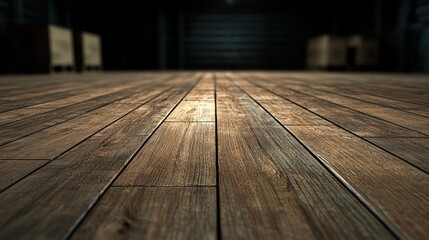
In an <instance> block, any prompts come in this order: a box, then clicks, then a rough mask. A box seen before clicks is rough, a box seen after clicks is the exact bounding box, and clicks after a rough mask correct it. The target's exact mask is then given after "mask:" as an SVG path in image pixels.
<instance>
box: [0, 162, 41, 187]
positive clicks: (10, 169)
mask: <svg viewBox="0 0 429 240" xmlns="http://www.w3.org/2000/svg"><path fill="white" fill-rule="evenodd" d="M46 162H47V160H0V192H1V191H3V190H4V189H6V188H7V187H9V186H11V185H13V184H14V183H15V182H17V181H19V180H21V179H22V178H23V177H25V176H26V175H27V174H29V173H31V172H32V171H34V170H36V169H37V168H39V167H40V166H42V165H43V164H45V163H46Z"/></svg>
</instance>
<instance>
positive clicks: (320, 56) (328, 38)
mask: <svg viewBox="0 0 429 240" xmlns="http://www.w3.org/2000/svg"><path fill="white" fill-rule="evenodd" d="M346 63H347V38H345V37H342V36H333V35H327V34H325V35H322V36H319V37H316V38H313V39H310V40H309V42H308V45H307V66H308V68H310V69H327V68H330V67H333V68H335V67H345V66H346Z"/></svg>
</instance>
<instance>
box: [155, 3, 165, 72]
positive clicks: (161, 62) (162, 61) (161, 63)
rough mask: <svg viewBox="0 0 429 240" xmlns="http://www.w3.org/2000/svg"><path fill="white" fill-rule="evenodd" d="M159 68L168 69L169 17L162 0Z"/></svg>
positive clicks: (159, 19)
mask: <svg viewBox="0 0 429 240" xmlns="http://www.w3.org/2000/svg"><path fill="white" fill-rule="evenodd" d="M157 22H158V34H157V35H158V68H159V69H167V19H166V13H165V4H164V2H163V1H161V2H160V6H159V9H158V21H157Z"/></svg>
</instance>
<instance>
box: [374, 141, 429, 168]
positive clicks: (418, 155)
mask: <svg viewBox="0 0 429 240" xmlns="http://www.w3.org/2000/svg"><path fill="white" fill-rule="evenodd" d="M366 139H367V140H368V141H370V142H372V143H374V144H375V145H377V146H380V147H381V148H383V149H385V150H386V151H389V152H391V153H393V154H394V155H396V156H398V157H400V158H402V159H404V160H405V161H407V162H409V163H411V164H413V165H415V166H417V167H419V168H421V169H422V170H423V171H426V172H427V173H429V161H428V156H429V138H366Z"/></svg>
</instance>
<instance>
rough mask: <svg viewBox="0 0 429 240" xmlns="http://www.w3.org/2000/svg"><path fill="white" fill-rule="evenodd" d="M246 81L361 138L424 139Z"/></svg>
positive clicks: (310, 98)
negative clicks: (264, 88)
mask: <svg viewBox="0 0 429 240" xmlns="http://www.w3.org/2000/svg"><path fill="white" fill-rule="evenodd" d="M247 80H249V81H250V82H252V83H254V84H255V85H257V86H259V84H261V85H265V86H266V87H267V89H269V90H271V91H272V92H274V93H276V94H278V95H280V96H283V97H284V98H285V99H287V100H289V101H291V102H293V103H296V104H297V105H299V106H301V107H303V108H305V109H307V110H309V111H310V112H313V113H316V114H317V115H319V116H321V117H323V118H325V119H327V120H329V121H331V122H333V123H335V124H337V125H339V126H341V127H342V128H345V129H347V130H349V131H351V132H353V133H354V134H356V135H358V136H361V137H425V135H423V134H421V133H418V132H415V131H412V130H409V129H406V128H403V127H400V126H398V125H395V124H392V123H389V122H386V121H383V120H381V119H378V118H375V117H372V116H369V115H366V114H363V113H360V112H357V111H354V110H351V109H348V108H345V107H342V106H339V105H336V104H333V103H331V102H329V101H325V100H322V99H318V98H315V97H313V96H310V95H306V94H302V93H300V92H297V91H293V90H290V89H288V88H286V87H282V86H276V87H270V86H267V84H266V83H265V82H263V81H256V80H255V79H247Z"/></svg>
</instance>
